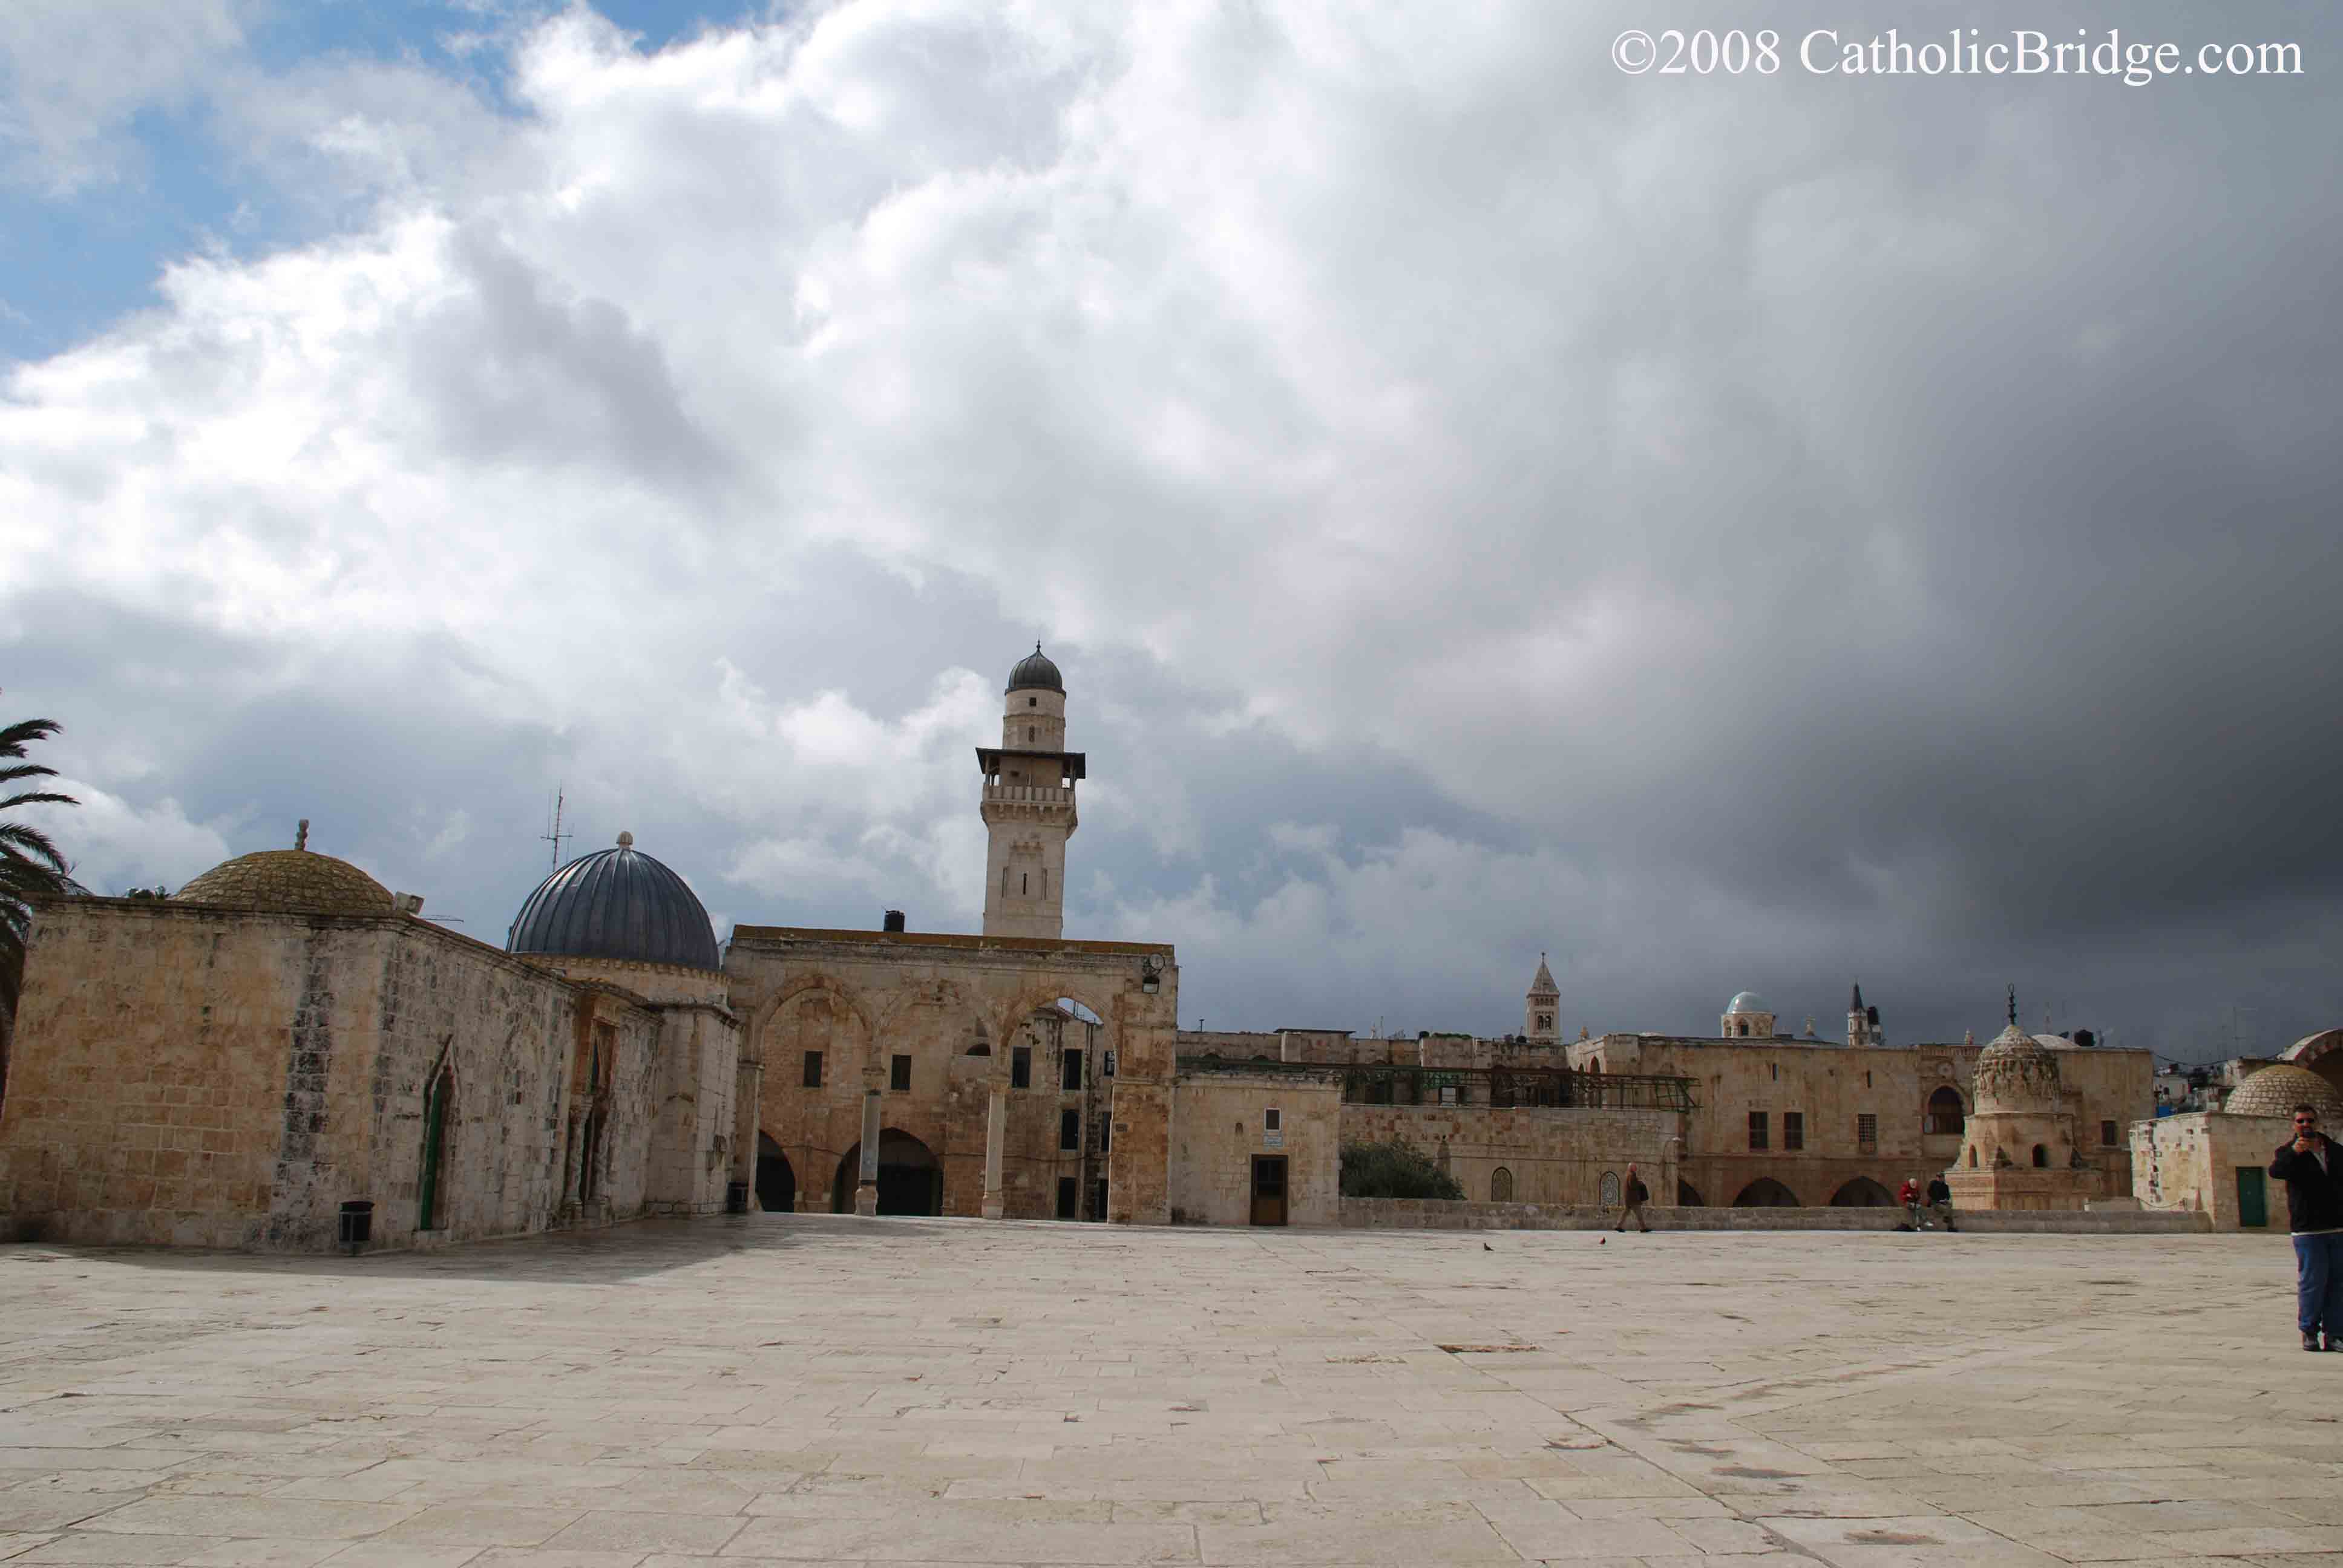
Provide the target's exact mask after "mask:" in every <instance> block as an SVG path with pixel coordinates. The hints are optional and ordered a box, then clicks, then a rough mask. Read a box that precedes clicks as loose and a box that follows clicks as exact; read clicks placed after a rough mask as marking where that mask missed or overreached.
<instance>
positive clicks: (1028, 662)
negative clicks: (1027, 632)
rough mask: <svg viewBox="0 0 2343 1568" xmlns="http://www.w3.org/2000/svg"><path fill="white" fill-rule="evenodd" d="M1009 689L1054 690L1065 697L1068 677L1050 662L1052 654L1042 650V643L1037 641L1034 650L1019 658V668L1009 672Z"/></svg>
mask: <svg viewBox="0 0 2343 1568" xmlns="http://www.w3.org/2000/svg"><path fill="white" fill-rule="evenodd" d="M1009 689H1010V690H1011V691H1054V692H1056V693H1057V694H1058V695H1059V696H1061V697H1063V696H1064V695H1065V694H1066V678H1065V677H1064V676H1062V675H1060V674H1059V673H1058V667H1057V666H1056V665H1054V664H1052V663H1051V662H1050V656H1049V655H1048V654H1045V653H1043V652H1042V651H1041V644H1040V643H1038V642H1037V643H1035V644H1034V645H1033V651H1032V652H1031V653H1029V654H1027V655H1026V656H1025V657H1024V658H1021V659H1019V660H1018V661H1017V668H1014V669H1012V670H1011V671H1010V672H1009Z"/></svg>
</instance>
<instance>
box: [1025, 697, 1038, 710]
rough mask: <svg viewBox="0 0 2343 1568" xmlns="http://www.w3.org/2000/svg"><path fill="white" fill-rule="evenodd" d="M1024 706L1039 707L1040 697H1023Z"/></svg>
mask: <svg viewBox="0 0 2343 1568" xmlns="http://www.w3.org/2000/svg"><path fill="white" fill-rule="evenodd" d="M1025 706H1026V707H1028V708H1039V707H1041V699H1040V698H1038V697H1029V698H1027V699H1025Z"/></svg>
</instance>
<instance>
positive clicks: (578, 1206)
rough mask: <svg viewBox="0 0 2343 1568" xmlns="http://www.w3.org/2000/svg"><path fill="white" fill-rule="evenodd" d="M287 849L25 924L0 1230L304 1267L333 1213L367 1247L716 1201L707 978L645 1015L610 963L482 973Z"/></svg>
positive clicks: (726, 1149)
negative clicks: (572, 969)
mask: <svg viewBox="0 0 2343 1568" xmlns="http://www.w3.org/2000/svg"><path fill="white" fill-rule="evenodd" d="M307 827H308V825H307V823H306V822H305V823H303V824H302V834H301V837H300V839H297V842H296V846H295V848H293V849H266V850H261V851H258V852H256V853H254V854H249V855H244V856H240V857H238V858H236V859H232V860H229V861H227V862H226V864H224V865H220V866H217V867H215V868H213V869H211V870H209V871H207V872H206V873H205V874H204V875H202V876H200V877H197V878H196V879H194V880H193V881H191V882H189V883H187V885H186V887H184V888H182V889H181V890H179V891H178V892H177V893H176V895H175V896H173V897H172V898H170V899H169V900H151V899H146V900H133V899H95V898H76V899H64V900H50V901H46V902H44V903H42V904H41V905H40V906H38V908H37V909H36V910H35V917H34V930H33V936H32V940H31V942H30V944H29V947H28V952H27V958H26V963H25V990H24V996H23V1000H22V1002H21V1003H20V1006H19V1008H18V1012H17V1036H16V1049H15V1052H14V1054H13V1057H12V1060H11V1061H10V1063H9V1070H8V1076H7V1080H6V1082H5V1086H0V1216H5V1228H6V1233H7V1234H9V1235H12V1236H15V1237H19V1238H25V1237H32V1236H39V1237H42V1238H45V1239H48V1240H53V1241H73V1242H91V1243H108V1242H143V1243H168V1244H176V1245H184V1246H215V1247H250V1248H262V1249H269V1250H283V1251H320V1250H323V1249H327V1248H330V1247H332V1246H334V1245H336V1244H337V1241H338V1239H339V1236H340V1231H341V1216H342V1211H343V1209H344V1206H345V1205H346V1204H352V1203H357V1204H364V1205H367V1222H368V1225H369V1228H370V1230H371V1232H372V1240H373V1241H374V1243H375V1244H377V1245H410V1244H421V1243H429V1242H434V1241H461V1240H468V1239H473V1238H478V1237H484V1236H494V1235H510V1234H517V1233H521V1232H526V1231H542V1230H546V1229H549V1228H552V1227H556V1226H564V1225H578V1224H595V1223H603V1222H607V1221H612V1220H618V1219H624V1218H628V1217H630V1216H633V1215H637V1214H645V1213H662V1212H664V1213H704V1212H707V1211H710V1210H713V1209H715V1208H717V1207H719V1205H720V1204H721V1202H722V1201H723V1196H724V1191H725V1185H726V1182H727V1181H728V1179H729V1176H730V1174H731V1171H730V1169H729V1163H730V1151H731V1149H732V1142H733V1137H734V1132H735V1130H734V1127H733V1124H732V1123H733V1103H732V1097H733V1079H734V1070H735V1069H734V1060H735V1056H736V1054H737V1032H736V1031H735V1030H734V1029H733V1026H732V1024H731V1020H730V1015H729V1012H728V1011H727V1010H725V1008H724V1006H723V1003H722V1000H721V997H720V995H718V996H715V997H714V998H713V999H712V1000H711V997H710V993H709V990H708V987H707V985H706V980H707V979H708V978H709V977H708V975H707V974H706V973H705V972H704V971H702V972H701V973H700V974H699V980H698V981H697V982H696V985H697V989H696V990H695V989H694V983H695V982H690V981H686V980H684V977H683V975H682V973H681V971H680V970H678V972H676V973H673V974H669V975H666V976H662V977H658V978H659V980H661V981H662V982H663V985H664V990H665V991H666V992H668V993H672V994H663V995H658V996H655V995H651V994H647V993H646V990H644V989H643V987H642V986H640V985H630V984H628V983H626V982H627V981H628V980H629V979H637V980H649V979H652V978H653V977H651V976H650V975H649V974H648V973H645V974H643V975H640V976H633V975H629V974H628V972H626V962H627V960H625V958H624V957H623V956H621V955H619V954H618V953H616V952H614V953H612V954H608V955H605V956H603V957H602V958H600V959H598V960H581V961H580V962H579V963H578V965H577V966H576V967H577V970H578V972H577V973H575V974H574V975H572V974H566V973H564V972H562V969H563V967H564V966H565V965H566V964H568V962H569V960H568V957H567V956H566V955H563V954H560V953H558V952H552V951H548V952H543V953H532V954H528V955H519V954H513V953H507V952H501V951H499V950H497V949H494V948H491V947H488V946H487V945H485V944H483V943H480V942H477V941H474V940H471V939H469V938H468V937H463V936H458V935H457V934H456V933H454V932H452V931H448V930H443V929H441V928H440V927H438V926H436V925H433V924H431V923H429V922H427V921H426V920H422V919H420V918H419V917H418V916H417V910H418V909H419V907H420V904H421V900H418V899H415V898H412V897H411V896H399V897H397V898H394V896H393V895H392V894H391V893H390V892H389V891H388V890H387V889H385V888H384V887H382V885H381V884H379V883H378V882H377V881H375V880H374V879H372V878H371V877H368V876H367V874H366V873H365V872H363V871H361V870H359V869H357V868H356V867H355V866H352V865H349V864H348V863H347V862H346V861H343V860H339V859H335V858H333V857H332V856H329V855H323V854H319V853H317V851H315V850H312V849H308V848H307ZM606 853H608V852H606ZM617 853H619V854H622V855H631V854H632V851H631V850H628V849H621V850H620V851H617ZM573 869H574V868H573ZM661 869H662V870H664V868H661ZM549 885H550V884H549ZM540 892H543V890H540ZM688 896H689V894H688V890H687V897H688ZM557 901H558V900H557ZM693 907H694V908H697V900H693ZM699 920H700V924H701V928H702V930H703V932H704V931H705V930H706V920H707V917H706V916H705V914H704V913H703V914H701V915H700V916H699ZM712 953H713V943H712V941H710V942H709V945H708V947H707V949H706V950H704V952H703V953H702V954H701V955H700V956H702V957H703V958H704V957H710V956H712ZM671 967H672V966H671ZM650 990H653V991H659V990H662V984H654V985H652V986H651V987H650ZM685 991H689V992H691V994H689V995H683V994H680V993H681V992H685Z"/></svg>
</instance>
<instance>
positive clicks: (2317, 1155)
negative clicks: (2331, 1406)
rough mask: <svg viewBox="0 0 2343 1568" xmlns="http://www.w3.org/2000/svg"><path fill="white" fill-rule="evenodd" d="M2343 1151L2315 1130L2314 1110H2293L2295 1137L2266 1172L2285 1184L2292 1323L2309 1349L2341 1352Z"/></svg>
mask: <svg viewBox="0 0 2343 1568" xmlns="http://www.w3.org/2000/svg"><path fill="white" fill-rule="evenodd" d="M2338 1156H2343V1150H2338V1148H2337V1147H2336V1144H2335V1141H2334V1140H2333V1139H2331V1138H2329V1137H2328V1136H2327V1134H2325V1133H2324V1132H2321V1131H2318V1109H2317V1107H2315V1106H2311V1105H2298V1106H2296V1107H2295V1108H2294V1137H2293V1139H2292V1141H2288V1142H2286V1143H2281V1144H2279V1145H2278V1153H2277V1154H2276V1155H2275V1156H2273V1157H2272V1158H2271V1160H2270V1163H2269V1173H2270V1174H2271V1175H2273V1176H2275V1177H2277V1178H2278V1180H2279V1181H2283V1182H2285V1183H2286V1219H2287V1225H2286V1228H2287V1229H2288V1231H2292V1232H2293V1233H2294V1270H2295V1277H2294V1295H2295V1320H2296V1323H2297V1325H2298V1327H2299V1328H2300V1329H2301V1330H2302V1348H2303V1349H2304V1350H2307V1351H2343V1158H2338Z"/></svg>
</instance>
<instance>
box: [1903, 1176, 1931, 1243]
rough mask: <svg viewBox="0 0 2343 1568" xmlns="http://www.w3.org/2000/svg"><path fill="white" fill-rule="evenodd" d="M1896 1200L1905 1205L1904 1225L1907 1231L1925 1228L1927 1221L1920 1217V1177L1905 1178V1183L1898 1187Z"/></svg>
mask: <svg viewBox="0 0 2343 1568" xmlns="http://www.w3.org/2000/svg"><path fill="white" fill-rule="evenodd" d="M1896 1201H1897V1202H1898V1203H1901V1204H1903V1205H1904V1225H1903V1229H1905V1230H1906V1231H1918V1230H1922V1229H1925V1228H1926V1221H1924V1220H1923V1219H1922V1218H1921V1217H1920V1179H1919V1178H1918V1177H1917V1176H1906V1177H1905V1178H1904V1185H1902V1186H1901V1187H1898V1188H1897V1189H1896Z"/></svg>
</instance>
